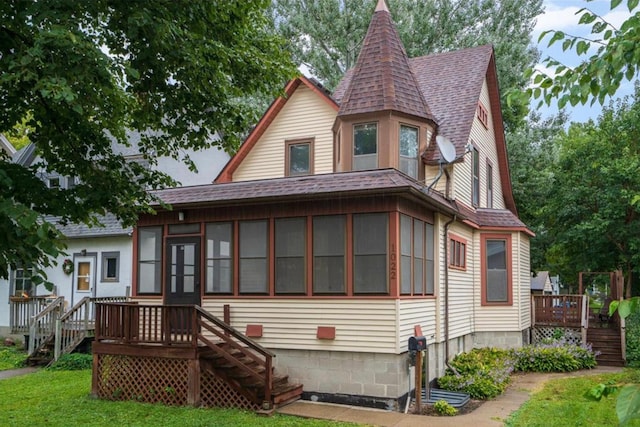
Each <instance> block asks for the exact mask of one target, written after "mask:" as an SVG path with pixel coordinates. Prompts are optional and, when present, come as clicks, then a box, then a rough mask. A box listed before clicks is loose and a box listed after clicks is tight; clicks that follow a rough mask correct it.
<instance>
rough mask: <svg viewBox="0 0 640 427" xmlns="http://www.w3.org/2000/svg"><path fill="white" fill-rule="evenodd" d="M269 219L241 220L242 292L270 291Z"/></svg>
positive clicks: (240, 278) (240, 279)
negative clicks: (268, 259) (268, 261)
mask: <svg viewBox="0 0 640 427" xmlns="http://www.w3.org/2000/svg"><path fill="white" fill-rule="evenodd" d="M267 225H268V223H267V221H266V220H261V221H244V222H240V273H239V274H240V277H239V281H240V293H241V294H247V293H267V292H268V291H269V268H268V263H267V258H268V257H267V255H268V251H269V247H268V245H267V242H268V241H269V240H268V231H267V230H268V228H267Z"/></svg>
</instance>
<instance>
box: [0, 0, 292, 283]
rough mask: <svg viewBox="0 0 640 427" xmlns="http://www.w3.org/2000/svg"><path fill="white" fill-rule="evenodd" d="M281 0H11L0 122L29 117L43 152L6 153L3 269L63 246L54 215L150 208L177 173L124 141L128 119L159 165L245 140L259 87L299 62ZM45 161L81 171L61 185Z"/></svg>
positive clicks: (0, 25)
mask: <svg viewBox="0 0 640 427" xmlns="http://www.w3.org/2000/svg"><path fill="white" fill-rule="evenodd" d="M268 4H269V2H268V1H267V0H261V1H253V2H245V1H239V0H238V1H231V0H230V1H224V2H217V3H215V5H213V4H212V3H211V2H208V1H206V0H192V1H189V2H176V1H168V0H162V1H156V2H153V3H148V2H143V1H119V0H118V1H109V2H106V1H91V2H77V1H73V0H60V1H56V2H43V1H26V0H7V1H3V2H0V105H1V107H2V111H3V114H2V115H0V132H6V131H8V130H10V129H12V128H14V126H15V125H16V124H18V123H21V122H23V121H26V123H25V124H24V126H28V127H29V128H31V129H33V131H32V132H31V133H30V135H29V139H30V141H31V142H33V143H34V144H35V145H36V147H37V154H38V155H39V156H40V157H41V158H42V159H43V162H42V163H41V164H37V165H35V166H34V167H33V168H31V169H25V168H23V167H21V166H18V165H15V164H11V163H9V162H7V161H4V160H2V161H1V162H0V234H1V235H2V236H3V238H2V242H1V243H0V276H1V277H6V276H7V270H8V268H9V267H10V266H12V267H13V266H15V265H17V264H18V263H23V264H29V265H34V266H35V265H38V266H41V267H43V266H48V265H50V264H51V262H52V260H51V259H50V257H55V256H57V255H58V253H59V251H60V250H62V249H63V248H64V246H63V245H62V244H61V243H60V241H59V237H60V236H59V234H58V233H57V231H56V230H55V228H54V227H52V226H51V225H50V224H48V223H47V222H46V221H44V220H43V217H44V215H55V216H59V217H60V218H61V221H63V222H64V221H73V222H86V223H88V224H95V223H96V222H97V220H96V215H98V214H104V213H105V212H106V211H107V210H108V211H110V212H112V213H113V214H115V215H116V216H117V217H118V218H120V219H121V220H122V221H123V222H124V224H132V223H134V222H135V219H136V217H137V214H138V213H139V212H140V211H150V210H151V207H150V203H151V201H152V200H153V199H152V196H151V195H150V194H149V193H148V192H147V190H149V189H154V188H158V187H162V186H165V185H170V184H173V181H172V180H171V179H170V178H169V177H167V176H166V175H163V174H161V173H158V172H155V171H154V170H153V169H148V168H145V167H144V166H142V165H141V164H139V163H135V162H130V163H127V162H125V159H124V158H123V156H121V155H117V154H115V153H114V151H113V148H112V146H113V144H114V143H118V144H122V145H128V144H129V142H128V140H127V133H128V132H130V131H137V132H140V134H141V135H142V138H141V141H140V143H139V146H138V148H139V149H140V151H141V153H142V155H143V156H144V157H145V159H146V160H147V162H148V163H149V164H151V165H153V164H154V163H155V159H156V158H157V157H160V156H171V157H173V158H177V159H179V158H181V157H183V154H182V153H183V152H184V150H185V149H201V148H206V147H210V146H212V145H213V144H218V145H220V146H222V147H223V148H225V149H228V150H233V149H234V148H235V147H237V146H238V144H239V140H240V135H241V134H242V133H244V132H246V130H247V129H248V128H249V126H250V125H251V124H253V123H254V122H255V119H256V117H257V114H256V111H255V109H254V108H253V106H252V105H251V104H250V103H248V102H246V99H250V98H251V97H252V96H255V95H259V94H261V93H265V92H269V93H271V94H275V93H276V91H277V90H280V89H281V88H282V86H283V85H284V83H285V81H286V80H287V79H288V78H291V77H292V76H293V75H294V74H295V72H296V70H295V67H294V65H293V64H292V62H291V60H290V57H289V55H288V53H287V52H286V50H285V44H284V42H283V40H282V39H281V38H280V37H279V36H277V35H276V33H275V31H274V29H273V26H272V24H271V21H270V20H269V19H268V16H267V15H266V13H265V10H266V8H267V6H268ZM214 135H217V136H220V138H214ZM184 160H185V161H187V162H188V159H184ZM40 168H46V169H47V170H49V171H57V172H58V173H60V174H62V175H66V176H73V177H78V178H79V181H80V184H79V185H77V186H76V187H75V188H74V189H72V190H60V189H48V188H46V187H45V186H44V185H43V183H42V182H40V180H39V179H38V177H37V176H36V173H37V172H38V170H39V169H40Z"/></svg>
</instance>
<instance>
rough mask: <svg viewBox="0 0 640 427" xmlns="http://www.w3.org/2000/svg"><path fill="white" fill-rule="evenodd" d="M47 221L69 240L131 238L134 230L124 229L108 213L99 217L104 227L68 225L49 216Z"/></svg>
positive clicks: (130, 228)
mask: <svg viewBox="0 0 640 427" xmlns="http://www.w3.org/2000/svg"><path fill="white" fill-rule="evenodd" d="M45 220H46V221H47V222H49V223H51V224H53V225H55V227H56V228H57V229H58V231H60V232H61V233H62V234H64V235H65V237H67V238H68V239H82V238H89V237H114V236H130V235H131V233H132V231H133V228H132V227H125V228H123V227H122V224H121V223H120V221H119V220H118V218H116V216H115V215H113V214H111V213H107V214H106V215H104V216H99V217H98V220H99V221H100V223H102V226H97V227H89V226H88V225H86V224H66V225H62V224H60V223H58V221H59V218H58V217H55V216H47V217H46V218H45Z"/></svg>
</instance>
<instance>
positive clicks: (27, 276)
mask: <svg viewBox="0 0 640 427" xmlns="http://www.w3.org/2000/svg"><path fill="white" fill-rule="evenodd" d="M32 275H33V268H31V267H18V268H16V269H15V270H13V277H12V278H13V280H12V282H13V283H12V289H13V295H14V296H16V297H25V296H29V297H32V296H34V294H35V292H34V291H35V289H34V288H33V283H32V282H31V276H32Z"/></svg>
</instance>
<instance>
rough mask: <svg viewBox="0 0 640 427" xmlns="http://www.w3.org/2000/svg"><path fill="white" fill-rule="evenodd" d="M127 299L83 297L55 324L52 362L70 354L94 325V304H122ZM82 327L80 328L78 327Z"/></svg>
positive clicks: (124, 297) (123, 297)
mask: <svg viewBox="0 0 640 427" xmlns="http://www.w3.org/2000/svg"><path fill="white" fill-rule="evenodd" d="M128 299H129V297H126V296H122V297H84V298H82V299H81V300H80V301H78V302H77V303H76V304H75V305H74V306H73V307H71V309H70V310H69V311H67V312H66V313H65V314H63V315H62V316H61V317H60V319H59V320H58V322H57V323H56V337H55V340H56V342H55V348H54V353H53V354H54V356H53V359H54V360H58V359H59V358H60V356H61V355H63V354H66V353H70V352H72V351H73V350H74V349H75V348H76V347H77V346H78V345H79V344H80V343H81V342H82V340H84V339H85V338H86V337H87V334H88V331H89V330H90V329H92V328H93V327H94V325H95V319H96V311H95V304H96V303H102V302H123V301H127V300H128ZM80 326H82V327H80Z"/></svg>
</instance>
